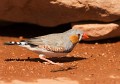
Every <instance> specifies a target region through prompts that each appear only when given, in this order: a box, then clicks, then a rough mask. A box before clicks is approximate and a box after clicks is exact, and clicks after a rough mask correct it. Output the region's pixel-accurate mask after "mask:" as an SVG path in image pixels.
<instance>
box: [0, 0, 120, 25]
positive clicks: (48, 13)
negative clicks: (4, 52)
mask: <svg viewBox="0 0 120 84" xmlns="http://www.w3.org/2000/svg"><path fill="white" fill-rule="evenodd" d="M119 19H120V0H11V1H10V0H0V20H4V21H11V22H27V23H33V24H38V25H41V26H49V27H50V26H57V25H60V24H65V23H70V22H76V21H84V20H96V21H102V22H111V21H116V20H119Z"/></svg>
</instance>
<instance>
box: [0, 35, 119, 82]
mask: <svg viewBox="0 0 120 84" xmlns="http://www.w3.org/2000/svg"><path fill="white" fill-rule="evenodd" d="M12 40H14V41H19V40H20V38H17V37H8V36H0V81H4V83H6V84H12V81H14V80H19V81H23V82H26V83H27V82H31V84H33V83H32V82H34V81H37V80H38V79H55V78H58V77H65V78H69V79H71V80H73V81H74V80H75V81H78V82H79V84H120V40H119V38H115V39H108V40H103V41H98V42H87V43H85V42H81V43H79V44H78V45H77V46H76V47H75V48H74V49H73V51H72V52H71V53H70V54H69V55H70V57H63V58H50V59H51V60H53V61H55V62H61V63H64V66H63V67H60V66H57V65H45V64H43V63H42V62H43V61H42V60H40V59H39V58H38V55H37V54H36V53H34V52H32V51H29V50H27V49H25V48H22V47H19V46H16V45H15V46H8V45H3V43H4V42H6V41H12ZM73 56H74V57H73ZM0 83H1V84H2V82H0ZM4 83H3V84H4ZM14 84H15V83H14ZM16 84H17V83H16ZM24 84H25V83H24ZM34 84H35V83H34ZM39 84H40V83H39ZM52 84H54V83H52ZM55 84H57V83H55ZM66 84H67V83H66ZM68 84H70V83H68Z"/></svg>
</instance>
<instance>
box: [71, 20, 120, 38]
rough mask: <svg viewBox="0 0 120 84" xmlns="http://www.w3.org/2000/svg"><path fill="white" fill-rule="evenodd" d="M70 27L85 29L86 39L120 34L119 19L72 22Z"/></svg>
mask: <svg viewBox="0 0 120 84" xmlns="http://www.w3.org/2000/svg"><path fill="white" fill-rule="evenodd" d="M72 28H75V29H80V30H83V31H85V32H86V33H87V34H88V36H90V38H89V39H88V40H100V39H106V38H112V37H119V36H120V21H119V22H115V23H97V22H96V23H95V22H93V23H92V22H91V23H90V22H89V23H81V22H78V23H72Z"/></svg>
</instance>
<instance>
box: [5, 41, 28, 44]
mask: <svg viewBox="0 0 120 84" xmlns="http://www.w3.org/2000/svg"><path fill="white" fill-rule="evenodd" d="M4 45H28V43H27V42H26V41H20V42H15V41H9V42H5V43H4Z"/></svg>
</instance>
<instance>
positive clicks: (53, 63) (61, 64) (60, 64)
mask: <svg viewBox="0 0 120 84" xmlns="http://www.w3.org/2000/svg"><path fill="white" fill-rule="evenodd" d="M43 63H44V64H45V65H58V66H63V65H64V64H63V63H55V62H52V63H51V62H43Z"/></svg>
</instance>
